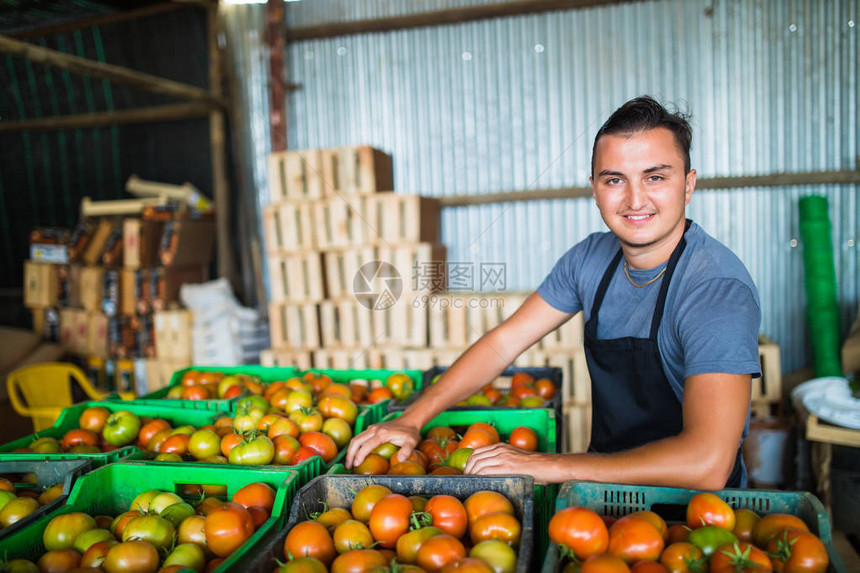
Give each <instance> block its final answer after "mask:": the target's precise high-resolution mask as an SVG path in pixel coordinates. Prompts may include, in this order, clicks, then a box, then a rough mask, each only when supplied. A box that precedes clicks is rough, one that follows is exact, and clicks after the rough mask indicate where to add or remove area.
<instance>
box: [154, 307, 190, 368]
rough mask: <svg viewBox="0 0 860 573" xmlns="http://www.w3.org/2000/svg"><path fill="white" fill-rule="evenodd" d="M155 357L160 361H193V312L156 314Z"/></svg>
mask: <svg viewBox="0 0 860 573" xmlns="http://www.w3.org/2000/svg"><path fill="white" fill-rule="evenodd" d="M154 322H155V355H156V356H157V357H158V358H159V359H162V358H164V359H173V360H187V361H189V362H190V361H191V311H189V310H168V311H161V312H156V313H155V319H154Z"/></svg>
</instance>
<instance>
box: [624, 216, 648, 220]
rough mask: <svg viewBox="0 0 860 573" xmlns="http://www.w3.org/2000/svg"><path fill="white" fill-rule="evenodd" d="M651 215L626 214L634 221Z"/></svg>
mask: <svg viewBox="0 0 860 573" xmlns="http://www.w3.org/2000/svg"><path fill="white" fill-rule="evenodd" d="M650 216H651V215H627V218H628V219H632V220H634V221H641V220H643V219H647V218H648V217H650Z"/></svg>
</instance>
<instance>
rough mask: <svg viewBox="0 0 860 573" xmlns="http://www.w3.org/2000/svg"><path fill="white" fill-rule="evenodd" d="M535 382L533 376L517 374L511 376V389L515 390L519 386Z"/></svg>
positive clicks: (523, 373) (522, 373)
mask: <svg viewBox="0 0 860 573" xmlns="http://www.w3.org/2000/svg"><path fill="white" fill-rule="evenodd" d="M534 381H535V379H534V376H532V375H531V374H527V373H525V372H517V373H516V374H514V375H513V376H511V389H512V390H513V389H514V388H517V387H519V386H528V385H529V384H532V383H533V382H534Z"/></svg>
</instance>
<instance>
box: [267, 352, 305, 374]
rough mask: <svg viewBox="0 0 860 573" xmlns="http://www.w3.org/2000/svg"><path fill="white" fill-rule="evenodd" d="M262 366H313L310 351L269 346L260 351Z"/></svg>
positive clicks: (302, 367)
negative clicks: (279, 348)
mask: <svg viewBox="0 0 860 573" xmlns="http://www.w3.org/2000/svg"><path fill="white" fill-rule="evenodd" d="M260 365H261V366H268V367H271V366H294V367H296V368H300V369H302V370H307V369H309V368H312V367H313V359H312V354H311V352H310V351H291V350H278V349H277V348H268V349H266V350H263V351H262V352H260Z"/></svg>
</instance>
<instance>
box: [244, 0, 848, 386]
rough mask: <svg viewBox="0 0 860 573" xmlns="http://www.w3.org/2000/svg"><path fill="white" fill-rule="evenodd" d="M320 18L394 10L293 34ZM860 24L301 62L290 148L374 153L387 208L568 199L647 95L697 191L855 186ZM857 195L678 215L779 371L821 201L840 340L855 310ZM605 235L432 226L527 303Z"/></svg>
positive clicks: (442, 34) (800, 340) (532, 37)
mask: <svg viewBox="0 0 860 573" xmlns="http://www.w3.org/2000/svg"><path fill="white" fill-rule="evenodd" d="M452 3H454V0H451V2H437V3H431V4H432V5H433V6H435V7H436V8H441V7H446V6H449V5H452ZM323 4H324V5H325V7H326V8H325V11H327V12H326V13H327V14H328V15H329V18H328V19H329V20H331V19H332V15H340V16H342V17H343V18H344V19H350V18H352V19H354V18H356V17H359V16H360V17H374V16H377V15H379V16H381V15H390V14H391V12H390V9H389V7H390V6H391V5H392V4H395V3H388V2H385V3H383V2H377V3H372V2H357V3H356V2H348V1H340V2H326V3H321V2H299V3H296V4H290V5H289V9H288V21H289V22H290V24H291V25H307V24H311V23H315V22H317V21H318V20H319V17H321V16H320V15H321V14H323V13H324V12H325V11H323V10H322V8H323V7H322V5H323ZM396 4H400V5H402V4H404V3H396ZM358 5H361V8H357V7H355V8H350V7H351V6H358ZM421 5H424V3H421ZM377 9H378V10H379V13H378V14H375V13H368V12H367V10H377ZM858 20H860V0H843V1H835V0H834V1H827V2H819V1H816V0H805V1H802V0H792V1H781V0H771V1H762V0H737V1H724V0H720V1H714V0H709V1H684V0H665V1H653V2H637V3H628V4H618V5H608V6H602V7H594V8H586V9H580V10H572V11H565V12H553V13H546V14H540V15H530V16H519V17H511V18H504V19H495V20H487V21H480V22H471V23H464V24H460V25H454V26H439V27H431V28H424V29H416V30H407V31H401V32H390V33H384V34H367V35H356V36H348V37H341V38H335V39H330V40H320V41H306V42H300V43H295V44H291V45H290V46H289V48H288V52H289V53H288V66H289V73H290V79H291V80H292V81H294V82H296V83H299V84H301V85H302V89H301V90H299V91H297V92H294V93H293V94H291V96H290V98H289V102H288V103H289V132H290V133H289V145H290V147H292V148H300V149H301V148H315V147H329V146H343V145H353V144H371V145H373V146H375V147H379V148H381V149H383V150H385V151H386V152H388V153H391V154H392V155H393V157H394V165H395V187H396V190H397V191H399V192H410V193H414V192H417V193H422V194H426V195H432V196H442V195H454V194H464V193H488V192H496V191H506V190H515V189H529V188H552V187H564V186H581V185H586V184H587V176H588V170H589V162H590V153H591V144H592V140H593V137H594V133H595V132H596V130H597V128H598V127H599V126H600V124H601V123H602V121H603V120H604V119H605V118H606V117H607V116H608V114H609V113H611V112H612V111H613V110H614V109H615V108H616V107H617V106H618V105H620V104H621V103H623V102H624V101H626V100H627V99H629V98H631V97H633V96H636V95H639V94H643V93H648V94H652V95H655V96H657V97H658V98H660V99H661V100H664V101H674V102H683V103H685V104H686V105H688V106H689V108H690V110H691V111H692V113H693V114H694V128H695V136H694V143H693V158H692V159H693V165H694V167H695V168H696V169H697V170H698V172H699V177H700V178H702V177H713V176H731V175H753V174H767V173H774V172H795V171H796V172H801V171H818V170H826V169H854V168H856V166H857V161H858V159H857V157H858V130H857V112H856V109H857V104H858V87H857V79H858V78H857V70H858V56H860V48H859V47H858V41H857V34H858V26H855V21H858ZM264 85H265V84H264V83H262V84H261V86H264ZM263 113H265V111H263ZM857 192H858V189H857V186H817V187H796V188H794V187H792V188H768V189H739V190H722V191H701V192H699V193H698V194H697V195H695V196H694V198H693V201H692V203H691V205H690V208H689V214H690V216H692V217H693V218H694V219H696V220H697V221H698V222H700V224H702V226H703V227H704V228H705V229H706V230H707V231H708V232H710V233H711V234H712V235H714V236H715V237H717V238H718V239H720V240H721V241H723V242H724V243H726V244H727V245H728V246H729V247H731V248H732V249H733V250H734V251H735V252H736V253H737V254H738V255H739V256H740V257H741V258H742V259H743V261H744V262H745V263H746V264H747V266H748V268H749V269H750V272H751V274H752V276H753V278H754V279H755V281H756V283H757V284H758V286H759V290H760V294H761V299H762V304H763V324H762V331H763V332H764V333H766V334H768V335H769V336H770V337H772V338H774V339H775V340H776V341H777V342H779V343H780V344H781V345H782V347H783V355H782V356H783V368H784V369H786V370H793V369H796V368H799V367H801V366H804V365H805V364H807V363H808V359H807V352H808V351H807V349H806V348H807V345H806V340H805V338H806V331H805V319H804V310H803V309H804V291H803V273H802V261H801V246H800V245H799V243H798V244H797V246H794V247H793V246H792V244H793V243H792V241H798V242H799V239H800V236H799V231H798V215H797V200H798V198H799V197H802V196H804V195H807V194H811V193H818V194H823V195H826V196H827V197H828V199H829V200H830V207H831V217H832V219H833V223H834V233H833V238H834V250H835V254H836V264H837V274H838V279H839V281H838V284H839V289H840V290H839V300H840V303H841V305H842V308H843V316H844V322H845V327H846V328H847V326H848V323H849V321H850V319H851V318H852V317H853V314H854V313H855V312H856V308H857V299H858V294H860V284H858V262H860V261H858V259H860V253H858V251H860V247H858V246H855V241H857V239H858V234H860V233H858V221H860V203H858V198H857ZM603 229H604V226H603V223H602V221H601V219H600V217H599V214H598V212H597V210H596V208H595V207H594V206H593V204H592V202H591V201H590V200H586V199H575V200H573V199H572V200H560V201H540V202H531V203H519V204H504V205H491V206H480V207H464V208H451V209H447V210H446V211H445V212H444V216H443V222H442V232H443V240H444V242H445V244H446V245H447V247H448V253H449V259H450V260H455V261H469V262H472V261H474V262H482V261H484V262H505V263H507V265H508V266H507V283H508V284H507V286H508V288H509V289H531V288H534V287H536V286H537V285H538V284H539V282H540V280H541V279H542V277H543V276H544V275H545V274H546V273H547V272H548V271H549V269H550V268H551V267H552V265H553V263H554V262H555V260H556V259H557V258H558V257H559V256H560V255H561V254H562V253H563V252H564V251H565V250H566V249H568V248H569V247H570V246H571V245H572V244H574V243H575V242H576V241H578V240H580V239H582V238H583V237H585V236H586V235H587V234H588V233H591V232H594V231H599V230H603Z"/></svg>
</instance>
